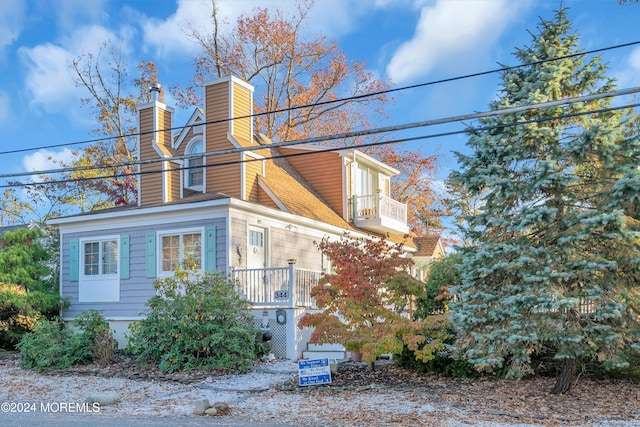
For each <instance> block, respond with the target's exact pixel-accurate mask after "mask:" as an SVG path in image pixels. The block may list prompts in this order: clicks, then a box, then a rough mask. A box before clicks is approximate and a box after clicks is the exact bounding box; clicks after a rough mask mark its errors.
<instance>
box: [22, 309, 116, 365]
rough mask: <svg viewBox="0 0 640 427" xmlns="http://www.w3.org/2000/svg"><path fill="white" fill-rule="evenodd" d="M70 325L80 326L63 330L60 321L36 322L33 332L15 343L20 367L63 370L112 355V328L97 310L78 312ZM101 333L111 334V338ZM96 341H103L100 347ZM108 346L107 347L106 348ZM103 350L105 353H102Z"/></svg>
mask: <svg viewBox="0 0 640 427" xmlns="http://www.w3.org/2000/svg"><path fill="white" fill-rule="evenodd" d="M74 325H75V326H77V327H78V328H79V329H80V331H79V332H73V331H72V330H69V329H66V328H65V327H64V324H63V323H61V322H57V321H48V320H45V319H42V320H40V321H38V322H37V323H36V325H35V328H34V331H33V332H31V333H27V334H24V335H23V336H22V339H21V340H20V342H19V343H18V344H17V345H16V348H17V349H18V350H19V351H20V366H22V367H24V368H27V369H33V370H36V371H42V370H43V369H45V368H53V369H65V368H68V367H69V366H72V365H77V364H86V363H90V362H92V361H93V360H99V361H104V360H111V359H112V358H113V349H114V342H115V340H114V339H113V331H111V330H110V329H109V324H108V323H107V322H106V321H105V320H104V319H103V318H102V317H101V316H100V314H99V312H98V311H95V310H90V311H86V312H82V313H80V314H79V315H78V316H77V317H76V320H75V321H74ZM105 336H109V337H111V341H109V339H108V338H106V339H105ZM105 342H106V343H105ZM96 343H99V344H100V343H105V344H101V345H102V347H100V346H99V345H96ZM109 346H110V350H108V349H107V348H108V347H109ZM105 352H106V353H107V356H104V353H105ZM109 355H110V356H109ZM100 358H101V359H100Z"/></svg>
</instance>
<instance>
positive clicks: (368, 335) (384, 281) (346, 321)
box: [298, 234, 444, 363]
mask: <svg viewBox="0 0 640 427" xmlns="http://www.w3.org/2000/svg"><path fill="white" fill-rule="evenodd" d="M317 246H318V248H319V249H320V250H321V251H322V253H323V254H324V255H325V256H327V257H328V259H329V260H330V261H331V266H332V269H333V271H334V272H333V273H327V274H325V275H324V277H323V279H322V281H321V283H320V284H319V285H318V286H316V287H315V288H314V289H313V290H312V296H313V297H314V298H315V300H316V304H317V306H318V308H320V309H321V310H322V311H320V312H318V313H306V314H305V315H304V316H303V317H302V318H301V319H300V321H299V323H298V325H299V326H302V327H313V328H314V330H313V333H312V334H311V339H310V341H311V342H312V343H341V344H343V345H344V346H345V348H346V349H347V350H349V351H358V352H361V353H362V358H363V360H365V361H367V362H370V363H373V362H375V360H376V357H377V356H379V355H381V354H388V353H395V354H399V353H401V352H402V349H403V344H406V345H407V347H408V348H409V349H410V350H412V351H414V352H415V354H416V357H417V358H421V359H422V360H424V361H427V360H429V359H430V358H432V357H433V352H434V351H437V350H441V349H442V345H443V344H442V341H441V338H442V334H443V333H444V330H443V326H444V319H443V318H441V317H437V318H429V319H426V320H425V321H424V322H420V321H415V320H412V319H411V318H410V317H409V316H407V314H408V310H409V304H410V301H411V298H409V299H408V297H415V296H416V295H418V294H419V293H420V292H421V290H422V286H420V284H419V283H417V282H416V281H415V279H413V278H412V277H411V276H409V275H407V274H403V273H402V270H403V269H406V268H408V267H409V266H410V265H411V264H412V261H411V259H410V258H409V257H405V256H403V252H402V248H403V244H402V243H398V244H389V242H388V241H386V240H385V239H370V238H364V237H360V238H355V237H351V236H349V235H348V234H346V235H345V236H343V237H342V238H341V239H340V240H330V239H329V238H324V239H322V241H321V242H319V243H317ZM427 336H428V337H429V338H431V340H427ZM418 347H420V349H419V348H418Z"/></svg>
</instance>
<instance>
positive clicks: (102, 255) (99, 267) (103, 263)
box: [82, 239, 118, 276]
mask: <svg viewBox="0 0 640 427" xmlns="http://www.w3.org/2000/svg"><path fill="white" fill-rule="evenodd" d="M82 273H83V274H84V275H85V276H100V275H115V274H118V240H117V239H109V240H99V241H91V242H84V246H83V270H82Z"/></svg>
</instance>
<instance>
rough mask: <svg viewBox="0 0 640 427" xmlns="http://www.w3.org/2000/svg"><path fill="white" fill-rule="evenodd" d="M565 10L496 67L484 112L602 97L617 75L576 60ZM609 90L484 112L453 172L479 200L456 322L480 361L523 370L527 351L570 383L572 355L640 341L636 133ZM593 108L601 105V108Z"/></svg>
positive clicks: (613, 361)
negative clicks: (511, 63) (634, 223)
mask: <svg viewBox="0 0 640 427" xmlns="http://www.w3.org/2000/svg"><path fill="white" fill-rule="evenodd" d="M577 46H578V36H577V35H576V34H575V33H572V32H571V23H570V21H569V20H568V18H567V13H566V10H560V11H558V12H556V14H555V16H554V19H553V20H541V23H540V25H539V27H538V32H537V33H536V34H532V42H531V46H527V47H524V48H521V49H517V50H516V52H515V56H516V58H517V59H518V60H519V61H521V63H522V64H528V65H525V66H523V67H521V68H512V69H507V70H505V71H504V72H503V73H502V77H501V78H502V86H501V90H500V93H499V96H498V98H497V99H496V100H495V101H493V102H492V103H491V104H490V106H491V109H492V110H499V109H504V108H507V107H514V106H522V105H530V104H536V103H541V102H545V101H555V100H561V99H571V98H575V97H578V96H581V95H590V94H599V93H607V92H609V91H612V90H614V89H615V82H614V81H613V80H612V79H609V78H607V76H606V74H605V70H606V64H604V63H602V61H601V59H600V58H599V57H594V58H591V59H589V58H587V57H586V55H579V56H574V57H570V58H567V55H573V54H576V53H578V54H579V53H580V51H579V50H578V48H577ZM610 106H611V101H610V100H609V99H603V100H595V101H589V102H576V103H572V104H570V105H569V106H568V107H553V108H543V109H531V110H526V111H521V112H518V113H512V114H508V115H503V116H492V117H487V118H483V119H482V120H480V124H481V125H482V127H481V128H479V129H471V130H470V133H469V140H468V143H467V145H468V147H469V148H470V149H471V154H469V155H462V154H459V161H460V163H461V171H460V172H458V173H454V174H453V175H452V179H453V180H454V181H455V182H457V183H458V184H459V185H460V187H461V188H462V189H464V190H465V191H467V192H468V193H470V194H471V195H472V196H479V197H480V198H481V201H482V204H483V205H482V207H481V209H480V211H479V212H476V213H474V214H472V215H470V216H469V217H468V225H467V226H466V227H465V232H466V236H467V237H468V238H469V240H470V241H471V242H472V244H471V246H469V247H467V248H465V249H464V250H463V251H462V261H461V272H462V277H461V285H460V286H459V287H457V288H456V289H455V292H456V293H457V296H458V297H459V300H458V302H456V303H452V304H451V311H452V320H453V322H454V324H455V326H456V329H457V331H458V334H459V335H458V337H459V342H458V345H459V347H460V348H461V349H465V354H466V357H467V358H468V360H469V361H471V362H472V363H473V364H474V365H475V366H476V368H478V369H479V370H486V371H491V370H493V369H495V368H496V367H501V368H506V371H507V376H509V377H516V378H521V377H523V376H525V375H527V374H530V373H531V372H532V368H531V357H532V354H534V353H535V352H541V351H551V353H552V354H553V357H554V359H555V360H557V361H558V362H559V363H560V364H561V369H560V372H559V375H558V378H557V381H556V384H555V386H554V387H553V390H552V392H553V393H564V392H566V391H568V390H569V389H570V387H571V385H572V383H573V381H574V379H575V375H576V368H577V363H578V361H579V360H595V361H598V362H600V363H602V364H603V365H604V366H605V367H618V366H624V365H625V364H626V363H627V362H626V361H625V358H624V355H625V351H631V350H632V349H634V348H635V349H637V348H638V347H640V342H639V340H638V332H639V331H638V325H639V324H638V322H637V319H638V314H639V311H638V309H639V303H640V299H639V293H638V289H637V286H638V280H640V270H639V263H638V260H639V259H640V247H639V241H638V233H637V229H636V230H635V231H634V230H633V228H632V227H630V225H629V224H630V223H629V217H628V216H627V215H625V210H626V206H627V205H628V204H629V203H630V202H631V203H634V202H637V201H638V200H639V193H638V189H639V188H640V173H639V171H638V165H639V164H640V157H639V151H638V149H639V148H640V146H639V142H638V136H637V134H636V135H633V136H630V137H629V136H628V135H625V129H628V128H627V127H626V125H625V120H626V119H627V117H628V116H627V115H626V113H625V112H621V111H620V110H610V109H608V110H607V107H610ZM600 109H604V110H602V111H599V110H600Z"/></svg>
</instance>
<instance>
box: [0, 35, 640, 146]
mask: <svg viewBox="0 0 640 427" xmlns="http://www.w3.org/2000/svg"><path fill="white" fill-rule="evenodd" d="M638 44H640V40H638V41H633V42H629V43H622V44H617V45H613V46H607V47H603V48H598V49H592V50H588V51H584V52H576V53H572V54H569V55H564V56H559V57H555V58H550V59H543V60H540V61H535V62H529V63H526V64H519V65H512V66H503V67H501V68H494V69H492V70H487V71H480V72H476V73H471V74H464V75H461V76H456V77H449V78H445V79H439V80H433V81H429V82H424V83H418V84H414V85H409V86H402V87H399V88H393V89H386V90H382V91H377V92H369V93H365V94H360V95H354V96H350V97H345V98H339V99H335V100H330V101H319V102H316V103H313V104H305V105H297V106H293V107H289V108H282V109H279V110H272V111H265V112H260V113H254V114H249V115H245V116H239V117H232V118H227V119H220V120H212V121H208V122H203V123H199V124H198V125H207V124H215V123H224V122H228V121H230V120H240V119H246V118H253V117H259V116H264V115H268V114H278V113H284V112H287V111H293V110H300V109H305V108H312V107H317V106H321V105H328V104H335V103H339V102H347V101H356V100H358V99H363V98H368V97H373V96H379V95H385V94H388V93H393V92H399V91H404V90H409V89H417V88H421V87H427V86H432V85H436V84H442V83H450V82H455V81H459V80H464V79H468V78H472V77H480V76H485V75H489V74H494V73H499V72H505V71H509V70H515V69H518V68H526V67H531V66H534V65H539V64H544V63H547V62H554V61H560V60H563V59H571V58H575V57H579V56H586V55H592V54H595V53H600V52H605V51H609V50H614V49H620V48H624V47H630V46H634V45H638ZM191 126H192V125H184V126H174V127H170V128H164V129H159V130H154V131H147V132H136V133H130V134H124V135H118V136H105V137H101V138H92V139H85V140H81V141H74V142H66V143H61V144H51V145H42V146H39V147H32V148H20V149H15V150H7V151H0V155H3V154H17V153H24V152H28V151H36V150H46V149H51V148H61V147H70V146H74V145H83V144H90V143H95V142H102V141H109V140H114V139H121V138H130V137H138V136H143V135H148V134H153V133H157V132H167V131H176V130H182V129H184V128H188V127H191Z"/></svg>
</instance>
